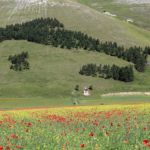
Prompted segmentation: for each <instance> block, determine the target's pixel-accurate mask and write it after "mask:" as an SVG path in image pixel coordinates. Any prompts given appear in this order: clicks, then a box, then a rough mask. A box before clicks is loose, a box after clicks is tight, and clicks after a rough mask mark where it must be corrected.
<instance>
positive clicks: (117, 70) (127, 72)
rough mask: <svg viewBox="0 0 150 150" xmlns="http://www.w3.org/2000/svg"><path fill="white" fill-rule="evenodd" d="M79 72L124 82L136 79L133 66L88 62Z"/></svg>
mask: <svg viewBox="0 0 150 150" xmlns="http://www.w3.org/2000/svg"><path fill="white" fill-rule="evenodd" d="M79 74H81V75H86V76H92V77H96V76H98V77H101V78H104V79H110V78H112V79H114V80H119V81H124V82H131V81H133V80H134V72H133V67H132V66H125V67H119V66H117V65H112V66H110V65H102V64H100V65H98V66H97V65H96V64H87V65H83V66H82V67H81V69H80V71H79Z"/></svg>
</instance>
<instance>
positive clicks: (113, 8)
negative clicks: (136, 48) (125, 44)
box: [78, 0, 150, 31]
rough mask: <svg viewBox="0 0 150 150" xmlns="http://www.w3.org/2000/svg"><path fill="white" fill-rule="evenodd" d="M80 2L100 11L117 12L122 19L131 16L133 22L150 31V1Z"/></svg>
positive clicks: (88, 0)
mask: <svg viewBox="0 0 150 150" xmlns="http://www.w3.org/2000/svg"><path fill="white" fill-rule="evenodd" d="M78 2H80V3H82V4H86V5H87V6H89V7H91V8H94V9H95V10H98V11H100V12H103V11H104V10H105V11H108V12H110V13H112V14H116V15H117V16H116V17H117V18H119V19H121V20H125V21H126V20H127V19H128V18H131V19H132V20H133V24H135V25H137V26H139V27H142V28H144V29H147V30H149V31H150V26H149V24H150V17H149V14H150V3H147V4H146V3H142V0H139V1H136V0H135V1H132V0H127V1H126V0H94V1H93V0H78ZM127 2H129V3H127ZM147 2H148V1H147Z"/></svg>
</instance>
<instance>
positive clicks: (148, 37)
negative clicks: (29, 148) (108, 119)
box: [0, 0, 150, 109]
mask: <svg viewBox="0 0 150 150" xmlns="http://www.w3.org/2000/svg"><path fill="white" fill-rule="evenodd" d="M16 2H17V1H16ZM16 2H15V1H14V0H8V1H4V0H0V26H6V25H7V24H12V23H17V22H24V21H27V20H32V19H33V18H38V17H56V18H57V19H58V20H60V21H61V22H62V23H64V25H65V27H66V29H72V30H78V31H82V32H85V33H88V34H89V35H92V36H93V37H97V38H99V39H100V40H103V41H105V40H110V41H116V42H118V43H119V44H123V45H125V46H126V47H128V46H130V45H141V46H144V45H150V32H148V31H146V30H144V29H141V28H139V27H136V26H135V25H132V24H129V23H127V22H125V21H121V20H119V19H117V18H113V17H110V16H106V15H104V14H103V13H101V12H98V11H97V10H94V9H92V8H89V7H87V6H85V5H83V4H80V3H77V2H74V1H69V0H57V1H55V2H53V1H50V0H49V1H48V2H47V3H43V4H39V3H38V4H36V5H33V4H32V3H31V5H29V3H25V1H23V0H22V1H20V3H16ZM18 2H19V1H18ZM28 2H29V1H28ZM22 51H28V53H29V56H30V58H29V62H30V65H31V69H30V70H29V71H23V72H15V71H13V70H10V69H9V65H10V64H9V62H8V60H7V59H8V56H9V55H14V54H18V53H20V52H22ZM86 63H97V64H117V65H120V66H125V65H127V64H129V63H128V62H126V61H123V60H121V59H118V58H116V57H111V56H108V55H105V54H102V53H96V52H87V51H84V50H66V49H60V48H53V47H50V46H44V45H40V44H35V43H30V42H27V41H13V40H12V41H5V42H2V43H0V70H1V71H0V98H1V99H0V107H1V108H5V109H7V108H11V107H14V108H15V107H31V106H35V107H36V106H39V107H40V106H41V107H42V106H50V105H57V106H58V105H72V97H71V92H72V90H73V89H74V87H75V85H77V84H79V85H80V89H81V90H82V89H83V87H84V86H89V85H93V87H94V90H93V91H92V95H91V96H90V97H89V98H85V97H83V96H80V99H81V100H82V101H81V105H82V104H84V105H85V104H101V103H104V102H106V101H107V100H106V99H103V98H101V94H102V93H109V92H114V91H115V92H116V91H150V76H149V75H150V67H149V66H147V68H146V71H145V73H137V72H136V71H135V81H134V82H132V83H124V82H119V81H114V80H105V79H101V78H93V77H85V76H81V75H79V74H78V71H79V70H80V67H81V66H82V65H84V64H86ZM131 99H132V98H127V101H128V102H129V101H130V100H131ZM133 99H134V98H133ZM135 99H137V98H135ZM148 99H149V97H141V100H143V101H146V102H147V100H148ZM141 100H139V99H138V100H137V102H141ZM113 101H114V102H116V103H118V100H116V101H115V100H114V99H113ZM106 103H113V102H111V101H110V99H109V98H108V101H107V102H106Z"/></svg>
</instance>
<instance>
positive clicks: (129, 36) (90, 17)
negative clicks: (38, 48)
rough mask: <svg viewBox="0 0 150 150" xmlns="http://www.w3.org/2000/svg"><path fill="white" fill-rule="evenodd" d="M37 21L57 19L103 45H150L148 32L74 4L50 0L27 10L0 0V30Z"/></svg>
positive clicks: (65, 0) (26, 7)
mask: <svg viewBox="0 0 150 150" xmlns="http://www.w3.org/2000/svg"><path fill="white" fill-rule="evenodd" d="M20 2H22V1H20ZM54 4H55V5H54ZM37 17H56V18H57V19H58V20H60V21H61V22H63V23H64V25H65V26H66V28H68V29H72V30H80V31H83V32H86V33H88V34H90V35H92V36H94V37H97V38H99V39H101V40H103V41H105V40H109V41H117V42H118V43H119V44H123V45H126V46H129V45H149V44H150V40H149V39H150V32H148V31H145V30H142V29H140V28H137V27H135V26H134V25H131V24H129V23H126V22H124V21H119V20H118V19H115V18H113V17H110V16H106V15H104V14H103V13H101V12H98V11H96V10H94V9H91V8H89V7H87V6H85V5H83V4H80V3H77V2H75V1H73V0H72V1H71V0H56V1H52V0H49V3H47V5H45V4H43V5H30V6H29V4H28V5H27V4H22V3H15V0H8V1H3V0H0V25H1V26H5V25H6V24H11V23H16V22H24V21H26V20H31V19H33V18H37Z"/></svg>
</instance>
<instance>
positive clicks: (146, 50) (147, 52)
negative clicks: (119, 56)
mask: <svg viewBox="0 0 150 150" xmlns="http://www.w3.org/2000/svg"><path fill="white" fill-rule="evenodd" d="M144 53H145V54H147V55H150V46H146V47H145V49H144Z"/></svg>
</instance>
